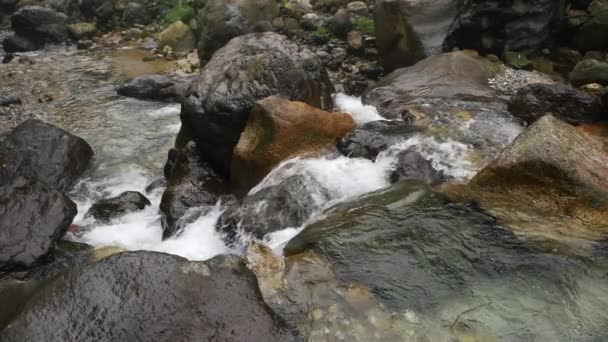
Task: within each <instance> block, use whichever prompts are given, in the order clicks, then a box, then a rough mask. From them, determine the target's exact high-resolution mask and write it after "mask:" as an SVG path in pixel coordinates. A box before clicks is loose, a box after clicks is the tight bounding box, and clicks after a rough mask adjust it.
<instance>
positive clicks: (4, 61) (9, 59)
mask: <svg viewBox="0 0 608 342" xmlns="http://www.w3.org/2000/svg"><path fill="white" fill-rule="evenodd" d="M13 59H15V54H12V53H7V54H5V55H4V57H2V64H8V63H10V62H12V61H13Z"/></svg>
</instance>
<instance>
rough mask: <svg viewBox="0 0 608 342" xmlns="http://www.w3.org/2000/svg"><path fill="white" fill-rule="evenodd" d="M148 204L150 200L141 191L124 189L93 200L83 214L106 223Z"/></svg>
mask: <svg viewBox="0 0 608 342" xmlns="http://www.w3.org/2000/svg"><path fill="white" fill-rule="evenodd" d="M150 204H151V203H150V200H148V199H147V198H146V196H144V195H142V194H141V193H139V192H137V191H125V192H123V193H121V194H120V195H118V196H116V197H112V198H106V199H103V200H100V201H97V202H95V203H94V204H93V205H92V206H91V208H89V210H87V212H86V214H85V215H84V216H85V217H93V218H95V219H96V220H97V221H100V222H104V223H107V222H110V221H111V220H112V219H115V218H117V217H120V216H122V215H125V214H128V213H130V212H134V211H138V210H143V209H144V208H145V207H146V206H148V205H150Z"/></svg>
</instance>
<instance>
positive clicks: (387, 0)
mask: <svg viewBox="0 0 608 342" xmlns="http://www.w3.org/2000/svg"><path fill="white" fill-rule="evenodd" d="M374 8H375V12H374V19H375V24H376V45H377V47H378V51H379V53H380V59H381V61H382V66H383V67H384V70H385V71H386V72H387V73H388V72H391V71H393V70H395V69H397V68H400V67H404V66H410V65H413V64H415V63H417V62H418V61H420V60H422V59H424V58H425V57H427V56H431V55H435V54H438V53H440V52H441V51H442V48H443V43H444V41H445V38H446V36H447V33H448V30H449V28H450V25H451V24H452V22H453V21H454V19H455V18H456V14H457V1H452V0H439V1H437V0H424V1H412V0H381V1H378V2H377V3H376V5H375V7H374Z"/></svg>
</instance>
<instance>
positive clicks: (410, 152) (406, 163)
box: [390, 148, 448, 185]
mask: <svg viewBox="0 0 608 342" xmlns="http://www.w3.org/2000/svg"><path fill="white" fill-rule="evenodd" d="M390 172H391V174H390V180H391V183H396V182H398V181H400V180H421V181H424V182H425V183H427V184H430V185H437V184H439V183H442V182H444V181H445V180H447V179H448V177H447V176H446V175H445V174H444V173H443V171H441V170H439V169H438V168H436V167H435V166H434V165H433V162H432V161H431V160H429V159H428V158H425V157H424V156H423V155H422V154H421V153H420V152H418V151H416V150H414V149H412V148H409V149H406V150H404V151H400V152H398V153H397V155H396V156H395V162H394V164H393V165H392V167H391V169H390Z"/></svg>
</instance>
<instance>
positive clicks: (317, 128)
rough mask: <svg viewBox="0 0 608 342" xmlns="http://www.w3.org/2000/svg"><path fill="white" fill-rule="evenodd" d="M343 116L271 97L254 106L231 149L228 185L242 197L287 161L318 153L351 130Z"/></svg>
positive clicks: (346, 117)
mask: <svg viewBox="0 0 608 342" xmlns="http://www.w3.org/2000/svg"><path fill="white" fill-rule="evenodd" d="M355 126H356V124H355V121H354V120H353V119H352V118H351V116H350V115H348V114H346V113H337V112H334V113H330V112H326V111H323V110H320V109H316V108H314V107H312V106H309V105H307V104H306V103H304V102H296V101H289V100H288V99H287V98H283V97H278V96H271V97H267V98H265V99H263V100H260V101H258V102H256V104H255V106H254V107H253V109H252V110H251V114H250V115H249V119H248V121H247V125H246V126H245V130H244V131H243V133H242V134H241V137H240V139H239V142H238V144H237V145H236V146H235V147H234V152H233V153H234V155H233V157H232V163H231V172H230V175H231V183H232V185H233V189H234V190H235V191H236V192H237V194H244V193H247V192H248V191H249V189H251V188H253V187H254V186H255V185H256V184H257V183H258V182H259V181H261V180H262V179H263V178H264V177H265V176H266V175H267V174H268V173H269V172H270V171H271V170H272V168H274V167H275V166H277V165H278V164H279V163H281V162H282V161H285V160H287V159H291V158H296V157H303V156H306V155H311V154H314V153H320V152H322V151H323V150H324V149H327V148H329V147H333V146H334V145H335V143H336V141H338V139H340V138H341V137H342V136H343V135H344V134H346V133H348V132H349V131H350V130H352V129H353V128H355Z"/></svg>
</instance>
